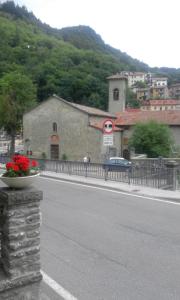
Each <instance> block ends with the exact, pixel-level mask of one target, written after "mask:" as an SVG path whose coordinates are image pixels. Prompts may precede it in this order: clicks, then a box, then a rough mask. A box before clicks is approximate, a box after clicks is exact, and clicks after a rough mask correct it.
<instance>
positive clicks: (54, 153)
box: [51, 145, 59, 159]
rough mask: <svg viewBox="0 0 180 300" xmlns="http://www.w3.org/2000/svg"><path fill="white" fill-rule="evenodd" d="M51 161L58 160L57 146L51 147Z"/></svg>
mask: <svg viewBox="0 0 180 300" xmlns="http://www.w3.org/2000/svg"><path fill="white" fill-rule="evenodd" d="M51 159H59V145H51Z"/></svg>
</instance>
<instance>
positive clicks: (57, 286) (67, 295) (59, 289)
mask: <svg viewBox="0 0 180 300" xmlns="http://www.w3.org/2000/svg"><path fill="white" fill-rule="evenodd" d="M41 274H42V276H43V280H44V282H45V283H46V284H47V285H48V286H49V287H50V288H51V289H53V290H54V291H55V292H56V293H57V294H58V295H59V296H61V297H62V298H63V299H64V300H78V299H77V298H75V297H74V296H73V295H71V294H70V293H69V292H68V291H67V290H66V289H64V288H63V287H62V286H61V285H60V284H59V283H57V282H56V281H55V280H54V279H52V278H51V277H49V276H48V275H47V274H46V273H45V272H44V271H42V270H41Z"/></svg>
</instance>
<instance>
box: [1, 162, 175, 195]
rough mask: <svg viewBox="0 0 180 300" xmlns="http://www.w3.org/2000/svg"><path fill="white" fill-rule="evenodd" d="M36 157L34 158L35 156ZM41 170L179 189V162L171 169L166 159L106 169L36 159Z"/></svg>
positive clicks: (90, 165)
mask: <svg viewBox="0 0 180 300" xmlns="http://www.w3.org/2000/svg"><path fill="white" fill-rule="evenodd" d="M32 159H33V158H32ZM35 159H36V158H35ZM36 160H37V161H38V162H39V168H40V170H41V171H52V172H56V173H65V174H69V175H78V176H85V177H91V178H99V179H104V180H111V181H117V182H124V183H128V184H133V185H143V186H149V187H154V188H164V189H179V188H180V164H177V166H176V168H175V169H174V168H173V169H171V168H168V167H167V166H166V163H167V159H161V158H160V159H159V158H158V159H141V160H133V161H132V169H129V170H126V171H122V170H115V171H107V169H106V168H104V167H103V166H104V165H103V164H99V163H84V162H75V161H61V160H49V159H36ZM7 161H9V158H8V157H5V156H3V157H0V162H1V163H6V162H7Z"/></svg>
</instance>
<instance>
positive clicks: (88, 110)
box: [68, 102, 116, 119]
mask: <svg viewBox="0 0 180 300" xmlns="http://www.w3.org/2000/svg"><path fill="white" fill-rule="evenodd" d="M68 103H69V104H70V105H72V106H74V107H76V108H77V109H79V110H81V111H84V112H86V113H88V114H89V115H95V116H101V117H109V118H114V119H115V118H116V117H115V115H113V114H111V113H109V112H106V111H103V110H101V109H98V108H95V107H90V106H85V105H81V104H77V103H72V102H68Z"/></svg>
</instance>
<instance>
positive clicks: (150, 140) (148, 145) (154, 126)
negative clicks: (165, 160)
mask: <svg viewBox="0 0 180 300" xmlns="http://www.w3.org/2000/svg"><path fill="white" fill-rule="evenodd" d="M172 143H173V141H172V138H171V133H170V130H169V127H168V126H167V125H165V124H159V123H157V122H154V121H150V122H148V123H138V124H136V125H135V127H134V131H133V134H132V137H131V138H130V141H129V146H130V147H134V148H135V152H136V153H145V154H147V156H148V157H158V156H163V157H168V156H169V154H170V151H171V145H172Z"/></svg>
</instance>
